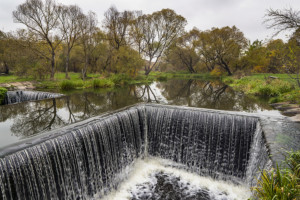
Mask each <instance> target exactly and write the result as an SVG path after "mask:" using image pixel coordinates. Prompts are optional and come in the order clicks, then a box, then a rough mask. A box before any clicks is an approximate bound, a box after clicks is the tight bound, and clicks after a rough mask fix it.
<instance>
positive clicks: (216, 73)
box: [210, 68, 224, 77]
mask: <svg viewBox="0 0 300 200" xmlns="http://www.w3.org/2000/svg"><path fill="white" fill-rule="evenodd" d="M210 75H211V76H217V77H219V76H222V75H224V72H222V70H221V69H219V68H215V69H213V70H212V71H211V72H210Z"/></svg>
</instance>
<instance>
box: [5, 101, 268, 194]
mask: <svg viewBox="0 0 300 200" xmlns="http://www.w3.org/2000/svg"><path fill="white" fill-rule="evenodd" d="M262 149H263V152H265V153H264V154H262V155H261V156H260V157H257V156H256V155H255V154H257V153H258V152H260V151H261V150H262ZM252 154H254V155H252ZM149 158H161V159H164V160H165V159H166V160H169V161H170V162H169V164H167V165H166V166H165V167H168V168H172V169H174V170H175V171H176V170H177V171H176V172H178V170H185V171H186V172H189V173H194V174H197V175H201V176H205V177H208V176H210V177H212V178H214V179H218V180H220V179H221V180H226V181H230V182H232V184H237V185H238V184H242V185H245V182H247V183H246V185H248V186H251V185H252V184H253V179H251V178H247V177H248V176H252V175H254V176H255V175H256V173H257V172H258V169H259V168H260V167H262V168H263V167H264V166H265V165H266V163H267V162H268V159H267V158H268V154H267V151H266V148H265V146H264V141H263V137H262V131H261V129H260V127H259V120H258V118H255V117H249V116H242V115H240V116H239V115H232V114H226V113H225V112H217V111H209V110H199V109H185V108H180V107H170V106H158V105H155V106H152V105H145V106H135V107H131V108H129V109H126V110H123V111H120V112H117V113H113V114H110V115H105V116H103V117H100V118H97V119H95V120H92V121H89V122H88V123H86V124H83V125H82V124H81V125H76V124H75V125H73V126H72V130H71V131H67V132H66V133H64V134H61V135H59V136H57V137H54V138H52V139H48V140H46V141H44V142H42V143H39V144H35V145H33V144H32V145H31V147H27V148H25V149H21V150H19V151H17V152H15V153H10V154H9V155H6V156H4V157H3V158H1V159H0V178H1V179H0V194H2V199H26V198H27V199H31V198H36V199H87V198H88V199H90V198H103V197H104V195H105V194H107V193H109V192H110V191H112V190H114V189H118V187H119V185H120V183H121V182H124V181H125V180H126V179H127V176H128V174H130V173H134V172H132V170H134V167H133V166H135V163H136V162H137V161H138V160H140V159H145V160H147V159H149ZM170 163H173V164H170ZM174 163H177V164H174ZM249 165H255V166H249ZM144 166H145V165H144ZM157 169H158V168H157ZM174 170H173V171H172V170H171V171H170V170H167V171H164V172H166V173H167V174H170V173H171V172H175V171H174ZM157 174H158V176H160V172H157V173H156V174H154V175H153V174H152V175H153V176H154V177H156V175H157ZM177 175H178V174H177ZM163 176H165V175H163ZM172 176H173V175H170V177H171V178H168V179H167V180H173V178H172ZM174 180H177V178H176V176H175V178H174ZM174 184H175V183H174ZM176 184H177V183H176ZM178 184H182V183H181V182H178ZM149 187H150V186H149ZM201 187H202V186H201ZM131 189H132V188H131ZM207 194H208V193H207ZM212 199H213V198H212ZM228 199H230V198H228Z"/></svg>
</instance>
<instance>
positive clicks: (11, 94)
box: [4, 90, 63, 105]
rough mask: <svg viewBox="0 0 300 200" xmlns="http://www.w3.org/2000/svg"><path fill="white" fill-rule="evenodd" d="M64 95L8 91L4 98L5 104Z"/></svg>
mask: <svg viewBox="0 0 300 200" xmlns="http://www.w3.org/2000/svg"><path fill="white" fill-rule="evenodd" d="M60 96H63V95H62V94H57V93H50V92H37V91H22V90H19V91H8V92H7V93H6V97H5V99H4V105H6V104H13V103H21V102H25V101H36V100H42V99H49V98H56V97H60Z"/></svg>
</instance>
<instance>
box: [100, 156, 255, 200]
mask: <svg viewBox="0 0 300 200" xmlns="http://www.w3.org/2000/svg"><path fill="white" fill-rule="evenodd" d="M176 165H178V164H176V163H174V162H171V161H169V160H165V159H161V158H154V157H149V158H147V159H144V160H142V159H139V160H137V161H136V162H135V164H134V166H133V168H132V170H131V172H130V173H129V176H128V179H127V180H126V181H125V182H123V183H121V185H120V186H119V188H118V190H116V191H113V192H111V193H110V194H108V195H107V196H105V197H104V198H101V199H104V200H128V199H132V198H133V196H136V194H138V193H139V192H140V191H139V190H140V188H141V185H143V191H145V190H147V189H148V190H150V188H149V187H147V185H148V186H149V185H155V184H156V182H157V180H156V178H155V176H154V174H156V173H159V172H162V173H166V174H170V175H172V176H174V177H179V178H180V180H181V184H184V187H187V189H185V190H188V191H187V192H188V193H194V192H195V191H196V190H199V189H204V190H208V192H209V195H210V197H211V199H216V200H243V199H248V198H249V197H250V196H251V191H250V189H249V187H248V186H241V185H240V186H237V185H233V184H231V183H229V182H225V181H217V180H213V179H211V178H208V177H201V176H199V175H197V174H195V173H189V172H187V171H185V170H182V169H178V168H174V167H172V166H176ZM146 192H149V193H150V192H151V191H146Z"/></svg>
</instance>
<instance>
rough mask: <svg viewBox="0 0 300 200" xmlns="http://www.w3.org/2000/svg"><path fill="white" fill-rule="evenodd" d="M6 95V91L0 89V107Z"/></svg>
mask: <svg viewBox="0 0 300 200" xmlns="http://www.w3.org/2000/svg"><path fill="white" fill-rule="evenodd" d="M6 93H7V89H5V88H3V87H0V105H1V104H3V101H4V98H5V96H6Z"/></svg>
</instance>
